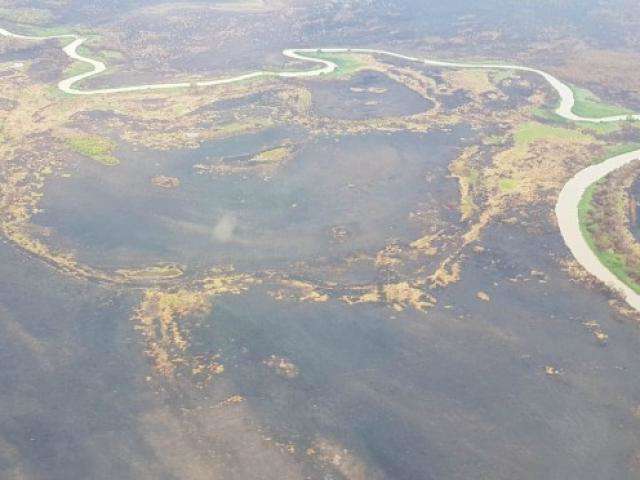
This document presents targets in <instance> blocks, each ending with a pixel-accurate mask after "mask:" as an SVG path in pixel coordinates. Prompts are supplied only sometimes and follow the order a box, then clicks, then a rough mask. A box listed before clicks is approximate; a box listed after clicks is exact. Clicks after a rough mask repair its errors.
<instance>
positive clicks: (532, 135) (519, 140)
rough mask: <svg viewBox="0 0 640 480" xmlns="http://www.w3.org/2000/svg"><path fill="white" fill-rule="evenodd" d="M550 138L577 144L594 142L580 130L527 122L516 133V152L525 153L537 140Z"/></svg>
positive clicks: (514, 137) (514, 138)
mask: <svg viewBox="0 0 640 480" xmlns="http://www.w3.org/2000/svg"><path fill="white" fill-rule="evenodd" d="M550 138H555V139H560V140H570V141H576V142H589V141H593V138H592V137H591V136H589V135H586V134H585V133H582V132H581V131H579V130H572V129H570V128H564V127H561V126H556V125H549V124H546V123H540V122H527V123H523V124H522V125H520V126H519V127H518V129H517V130H516V132H515V133H514V136H513V140H514V144H515V145H514V150H515V151H516V152H520V153H524V152H526V151H527V149H528V148H529V145H530V144H531V143H533V142H535V141H536V140H541V139H550Z"/></svg>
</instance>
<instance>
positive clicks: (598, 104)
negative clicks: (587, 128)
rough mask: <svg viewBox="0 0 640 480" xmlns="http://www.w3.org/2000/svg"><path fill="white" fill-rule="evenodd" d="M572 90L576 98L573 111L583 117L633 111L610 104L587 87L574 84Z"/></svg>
mask: <svg viewBox="0 0 640 480" xmlns="http://www.w3.org/2000/svg"><path fill="white" fill-rule="evenodd" d="M571 90H572V91H573V96H574V98H575V105H574V106H573V113H575V114H576V115H580V116H581V117H593V118H598V117H609V116H614V115H627V114H632V113H633V112H632V111H630V110H627V109H625V108H622V107H617V106H615V105H608V104H606V103H604V102H602V100H600V98H598V96H597V95H595V94H594V93H593V92H590V91H589V90H587V89H586V88H579V87H575V86H572V87H571Z"/></svg>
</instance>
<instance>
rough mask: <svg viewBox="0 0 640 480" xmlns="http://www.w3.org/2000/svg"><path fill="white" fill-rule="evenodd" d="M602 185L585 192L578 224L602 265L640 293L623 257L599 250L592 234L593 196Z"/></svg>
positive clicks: (595, 185)
mask: <svg viewBox="0 0 640 480" xmlns="http://www.w3.org/2000/svg"><path fill="white" fill-rule="evenodd" d="M601 183H602V181H600V182H597V183H594V184H593V185H591V186H590V187H589V188H587V189H586V190H585V192H584V195H583V196H582V198H581V199H580V203H579V204H578V222H579V225H580V232H581V233H582V236H583V237H584V239H585V241H586V242H587V245H588V246H589V248H590V249H591V251H592V252H593V253H595V255H596V256H597V257H598V259H599V260H600V261H601V262H602V264H603V265H604V266H605V267H607V268H608V269H609V270H610V271H611V273H613V274H614V275H615V276H616V277H617V278H618V279H619V280H620V281H622V282H624V284H625V285H627V286H628V287H629V288H631V289H632V290H633V291H634V292H636V293H640V285H639V284H637V283H636V282H634V281H633V280H632V279H631V277H629V274H628V273H627V270H626V267H625V263H624V259H623V258H622V256H621V255H620V254H618V253H616V252H614V251H611V250H609V251H602V250H600V249H598V246H597V245H596V242H595V239H594V237H593V234H592V233H591V230H592V228H594V227H595V225H594V224H593V223H592V222H591V221H590V220H589V214H590V212H591V210H592V209H593V205H592V202H593V195H594V194H595V192H596V189H597V188H598V186H599V185H600V184H601Z"/></svg>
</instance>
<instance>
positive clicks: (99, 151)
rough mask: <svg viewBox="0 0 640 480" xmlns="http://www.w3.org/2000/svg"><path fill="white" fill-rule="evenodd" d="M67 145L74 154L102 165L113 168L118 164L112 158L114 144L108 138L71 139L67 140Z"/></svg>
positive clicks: (115, 159)
mask: <svg viewBox="0 0 640 480" xmlns="http://www.w3.org/2000/svg"><path fill="white" fill-rule="evenodd" d="M67 145H69V147H70V148H71V149H72V150H73V151H74V152H77V153H79V154H81V155H84V156H85V157H89V158H92V159H94V160H96V161H98V162H100V163H101V164H103V165H107V166H114V165H118V164H119V163H120V160H118V159H117V158H116V157H114V156H113V152H114V150H115V149H116V144H115V142H113V141H112V140H109V139H108V138H103V137H98V136H96V135H88V136H83V137H72V138H69V139H68V140H67Z"/></svg>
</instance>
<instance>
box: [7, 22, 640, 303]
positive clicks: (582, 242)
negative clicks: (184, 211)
mask: <svg viewBox="0 0 640 480" xmlns="http://www.w3.org/2000/svg"><path fill="white" fill-rule="evenodd" d="M0 35H3V36H6V37H14V38H20V39H24V40H47V39H68V40H69V43H68V44H67V45H66V46H65V47H64V48H63V51H64V53H65V54H66V55H67V56H68V57H69V58H70V59H72V60H74V61H79V62H84V63H86V64H88V65H89V66H90V67H91V70H89V71H86V72H82V73H78V74H76V75H74V76H71V77H69V78H66V79H64V80H62V81H60V82H59V83H58V88H59V89H60V90H62V91H63V92H65V93H68V94H73V95H96V94H113V93H123V92H134V91H147V90H161V89H165V90H166V89H173V88H188V87H191V86H194V85H195V86H201V87H206V86H214V85H224V84H229V83H235V82H240V81H244V80H247V79H252V78H258V77H263V76H273V77H279V78H310V77H317V76H321V75H327V74H330V73H333V72H334V71H336V70H338V69H339V68H340V66H341V65H342V66H344V65H345V64H344V63H343V62H341V61H340V60H337V59H336V61H338V62H340V63H341V65H338V64H337V63H335V62H334V61H332V60H331V58H332V57H331V55H335V54H352V53H356V54H361V53H362V54H373V55H384V56H389V57H393V58H398V59H401V60H406V61H409V62H418V63H421V64H423V65H430V66H435V67H443V68H482V69H492V70H512V71H521V72H529V73H533V74H536V75H539V76H541V77H542V78H544V80H546V81H547V83H549V85H551V87H552V88H553V89H554V90H555V91H556V92H557V93H558V95H559V97H560V104H559V105H558V107H557V108H556V110H555V113H556V115H558V116H559V117H561V118H563V119H565V120H569V121H573V122H580V123H583V124H593V125H602V124H605V123H613V122H620V121H627V120H640V115H639V114H631V113H626V112H625V113H617V112H616V111H613V110H608V109H603V108H601V107H600V106H599V105H598V104H597V103H595V102H594V98H593V96H592V95H591V94H590V92H588V91H585V90H580V89H575V91H574V89H572V87H570V86H569V85H567V84H565V83H563V82H562V81H560V80H559V79H557V78H556V77H554V76H553V75H551V74H549V73H547V72H545V71H543V70H539V69H536V68H531V67H523V66H517V65H508V64H500V63H460V62H449V61H440V60H429V59H420V58H417V57H410V56H407V55H402V54H399V53H394V52H389V51H386V50H376V49H366V48H353V49H351V48H320V49H318V48H306V49H286V50H284V51H283V52H282V53H283V55H284V56H285V57H287V58H290V59H293V60H299V61H304V62H309V63H316V64H321V67H319V68H316V69H313V70H300V71H282V72H272V71H264V70H262V71H256V72H252V73H247V74H244V75H239V76H235V77H229V78H223V79H214V80H209V81H198V82H195V83H192V82H182V83H158V84H146V85H133V86H125V87H114V88H102V89H94V90H78V89H76V88H74V85H75V84H76V83H78V82H80V81H82V80H85V79H88V78H90V77H92V76H95V75H98V74H100V73H102V72H104V71H105V70H106V68H107V67H106V65H105V64H104V63H103V62H101V61H99V60H95V59H92V58H89V57H87V56H83V55H81V54H80V53H78V48H79V47H81V46H82V44H83V43H84V42H85V41H86V40H87V38H86V37H81V36H78V35H73V34H67V35H52V36H46V37H38V36H26V35H18V34H14V33H11V32H9V31H7V30H5V29H1V28H0ZM327 55H329V56H327ZM576 98H578V104H576ZM596 100H597V99H596ZM614 113H615V114H614ZM601 114H603V115H606V114H609V116H598V115H601ZM583 115H584V116H583ZM588 115H592V116H588ZM639 156H640V150H634V151H631V152H627V153H622V154H620V155H616V156H614V157H611V158H608V159H607V160H605V161H603V162H601V163H599V164H597V165H592V166H590V167H587V168H585V169H583V170H581V171H580V172H578V173H577V174H576V175H575V176H574V177H573V178H571V179H570V180H569V181H568V182H567V183H566V184H565V186H564V187H563V188H562V191H561V192H560V195H559V197H558V201H557V203H556V209H555V210H556V217H557V219H558V225H559V227H560V232H561V234H562V237H563V238H564V241H565V243H566V244H567V246H568V247H569V249H570V250H571V252H572V254H573V256H574V257H575V258H576V260H577V261H578V263H580V264H581V265H582V266H583V267H584V268H585V269H586V270H587V271H588V272H589V273H591V274H592V275H594V276H595V277H596V278H598V279H599V280H600V281H602V282H603V283H605V284H606V285H608V286H610V287H611V288H614V289H615V290H617V291H619V292H620V293H621V294H622V295H623V297H624V298H625V299H626V301H627V302H628V303H629V305H631V306H632V307H634V308H635V309H637V310H640V294H638V293H636V292H635V291H634V290H633V289H632V288H631V287H630V286H629V285H627V284H626V283H625V282H624V281H622V280H621V279H620V278H618V276H616V275H615V274H614V273H613V272H612V271H611V270H610V269H609V268H607V267H606V266H605V265H604V264H603V263H602V261H601V260H600V259H599V258H598V256H597V254H596V253H595V252H594V250H593V249H592V247H591V246H590V245H589V243H588V241H587V239H586V238H585V236H584V235H583V233H582V230H581V226H580V219H579V212H578V210H579V206H580V202H581V200H582V197H583V195H584V194H585V192H586V191H587V189H588V188H589V186H591V185H593V184H595V183H596V182H598V181H599V180H600V179H602V178H604V177H605V176H607V175H608V174H609V173H611V172H612V171H614V170H616V169H618V168H621V167H623V166H624V165H627V164H629V163H630V162H632V161H634V160H637V159H638V158H639ZM505 187H507V188H508V187H509V185H505Z"/></svg>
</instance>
